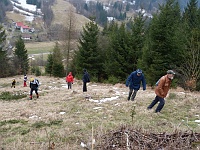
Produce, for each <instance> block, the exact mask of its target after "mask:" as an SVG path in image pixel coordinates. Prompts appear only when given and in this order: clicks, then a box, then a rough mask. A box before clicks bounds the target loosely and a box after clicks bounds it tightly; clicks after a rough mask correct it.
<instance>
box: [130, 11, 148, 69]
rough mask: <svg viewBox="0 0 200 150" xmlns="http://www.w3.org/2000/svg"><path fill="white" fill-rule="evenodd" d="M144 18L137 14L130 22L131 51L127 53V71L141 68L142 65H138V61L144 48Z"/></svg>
mask: <svg viewBox="0 0 200 150" xmlns="http://www.w3.org/2000/svg"><path fill="white" fill-rule="evenodd" d="M145 30H146V29H145V18H144V16H143V15H142V14H139V15H138V16H137V17H135V18H134V21H132V22H131V41H130V45H131V50H130V52H129V55H130V57H129V60H128V61H129V63H130V64H129V66H130V67H129V70H130V69H133V70H135V69H137V68H138V67H139V68H141V69H142V68H143V65H139V64H138V62H139V59H142V48H143V47H144V41H145V36H146V35H145V32H146V31H145Z"/></svg>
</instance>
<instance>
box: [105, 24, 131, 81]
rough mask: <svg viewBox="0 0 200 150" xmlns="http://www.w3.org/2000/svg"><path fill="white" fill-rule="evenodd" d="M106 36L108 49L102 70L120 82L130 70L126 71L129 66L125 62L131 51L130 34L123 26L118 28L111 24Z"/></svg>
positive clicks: (127, 62)
mask: <svg viewBox="0 0 200 150" xmlns="http://www.w3.org/2000/svg"><path fill="white" fill-rule="evenodd" d="M108 34H109V35H108V36H109V38H110V47H109V48H108V50H107V53H106V62H105V64H104V68H105V71H106V73H107V74H108V76H114V77H116V78H118V79H119V80H121V81H122V80H123V79H124V77H126V76H127V74H128V73H130V70H128V69H127V68H128V67H129V65H130V64H129V61H127V60H128V59H129V58H130V55H129V52H130V50H131V46H130V44H129V43H130V42H128V41H130V33H129V32H128V31H127V30H126V27H125V24H121V25H120V27H119V28H118V26H117V24H116V23H113V24H111V25H110V27H109V28H108ZM131 67H132V65H131ZM129 68H130V67H129ZM131 71H132V69H131Z"/></svg>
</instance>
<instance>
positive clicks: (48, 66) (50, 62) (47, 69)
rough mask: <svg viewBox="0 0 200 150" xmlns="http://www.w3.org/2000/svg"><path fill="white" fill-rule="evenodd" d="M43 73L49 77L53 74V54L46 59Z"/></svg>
mask: <svg viewBox="0 0 200 150" xmlns="http://www.w3.org/2000/svg"><path fill="white" fill-rule="evenodd" d="M45 72H46V73H47V74H49V75H50V76H51V75H52V72H53V54H49V55H48V58H47V64H46V66H45Z"/></svg>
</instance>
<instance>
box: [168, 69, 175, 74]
mask: <svg viewBox="0 0 200 150" xmlns="http://www.w3.org/2000/svg"><path fill="white" fill-rule="evenodd" d="M167 74H173V75H175V74H176V73H175V72H174V71H173V70H168V71H167Z"/></svg>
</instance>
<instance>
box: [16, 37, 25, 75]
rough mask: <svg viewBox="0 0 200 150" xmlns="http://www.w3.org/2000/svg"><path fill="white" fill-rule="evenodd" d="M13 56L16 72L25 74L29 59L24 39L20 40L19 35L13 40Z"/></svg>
mask: <svg viewBox="0 0 200 150" xmlns="http://www.w3.org/2000/svg"><path fill="white" fill-rule="evenodd" d="M14 55H15V58H16V63H17V64H18V68H17V69H18V73H19V74H26V73H27V72H28V69H29V61H28V53H27V50H26V48H25V44H24V41H23V40H22V38H21V36H20V37H19V38H18V40H17V41H16V42H15V53H14Z"/></svg>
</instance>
